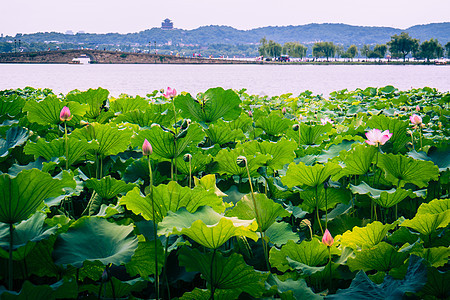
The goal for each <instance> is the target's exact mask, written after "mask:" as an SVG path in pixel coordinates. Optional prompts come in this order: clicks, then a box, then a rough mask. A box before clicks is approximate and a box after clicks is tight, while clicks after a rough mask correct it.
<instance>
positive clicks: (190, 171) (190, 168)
mask: <svg viewBox="0 0 450 300" xmlns="http://www.w3.org/2000/svg"><path fill="white" fill-rule="evenodd" d="M191 160H192V157H189V188H192V163H191Z"/></svg>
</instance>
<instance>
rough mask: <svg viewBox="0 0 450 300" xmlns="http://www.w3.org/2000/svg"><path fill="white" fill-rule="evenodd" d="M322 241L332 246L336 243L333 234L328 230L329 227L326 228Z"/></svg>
mask: <svg viewBox="0 0 450 300" xmlns="http://www.w3.org/2000/svg"><path fill="white" fill-rule="evenodd" d="M322 243H323V244H324V245H325V246H327V247H331V246H332V245H333V243H334V239H333V237H332V236H331V233H330V232H329V231H328V229H325V233H324V234H323V237H322Z"/></svg>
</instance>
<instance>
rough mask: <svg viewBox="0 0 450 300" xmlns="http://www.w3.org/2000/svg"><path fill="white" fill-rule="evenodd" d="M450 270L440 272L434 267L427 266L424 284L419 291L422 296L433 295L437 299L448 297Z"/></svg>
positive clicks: (449, 291)
mask: <svg viewBox="0 0 450 300" xmlns="http://www.w3.org/2000/svg"><path fill="white" fill-rule="evenodd" d="M449 282H450V271H448V270H447V271H446V272H442V271H440V270H438V269H436V268H433V267H428V268H427V280H426V285H425V286H424V287H423V289H422V290H421V291H420V295H421V296H422V297H424V296H425V297H426V296H434V297H436V298H437V299H445V298H448V295H449V293H450V286H449V284H448V283H449Z"/></svg>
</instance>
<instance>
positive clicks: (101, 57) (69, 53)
mask: <svg viewBox="0 0 450 300" xmlns="http://www.w3.org/2000/svg"><path fill="white" fill-rule="evenodd" d="M80 56H87V57H89V58H90V60H91V63H97V64H262V63H263V62H262V61H244V60H232V59H213V58H199V57H181V56H175V55H162V54H148V53H130V52H119V51H103V50H52V51H39V52H20V53H0V63H35V64H68V63H72V62H73V59H74V58H79V57H80Z"/></svg>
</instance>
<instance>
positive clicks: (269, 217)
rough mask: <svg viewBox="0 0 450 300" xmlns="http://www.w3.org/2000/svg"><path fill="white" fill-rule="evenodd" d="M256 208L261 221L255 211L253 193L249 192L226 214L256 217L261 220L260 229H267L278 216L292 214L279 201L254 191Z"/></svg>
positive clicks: (250, 218)
mask: <svg viewBox="0 0 450 300" xmlns="http://www.w3.org/2000/svg"><path fill="white" fill-rule="evenodd" d="M254 197H255V202H256V209H257V210H258V215H259V218H260V219H259V221H258V219H257V214H256V212H255V206H254V204H253V200H252V194H247V195H245V196H244V197H242V199H241V200H240V201H239V202H238V203H236V205H235V207H233V209H231V210H228V211H227V213H226V215H227V216H228V217H238V218H239V219H242V220H252V219H255V220H257V221H258V222H261V224H260V226H261V228H260V230H261V231H266V230H267V229H268V228H269V227H270V226H271V225H272V224H273V223H274V222H275V220H276V219H277V218H283V217H288V216H290V213H289V212H288V211H287V210H285V209H284V208H283V206H282V205H281V204H279V203H276V202H274V201H273V200H272V199H269V198H267V196H266V195H265V194H259V193H254Z"/></svg>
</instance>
